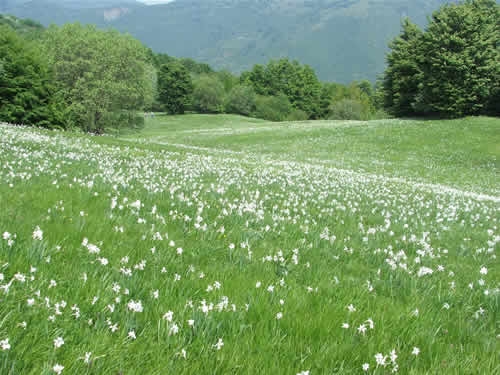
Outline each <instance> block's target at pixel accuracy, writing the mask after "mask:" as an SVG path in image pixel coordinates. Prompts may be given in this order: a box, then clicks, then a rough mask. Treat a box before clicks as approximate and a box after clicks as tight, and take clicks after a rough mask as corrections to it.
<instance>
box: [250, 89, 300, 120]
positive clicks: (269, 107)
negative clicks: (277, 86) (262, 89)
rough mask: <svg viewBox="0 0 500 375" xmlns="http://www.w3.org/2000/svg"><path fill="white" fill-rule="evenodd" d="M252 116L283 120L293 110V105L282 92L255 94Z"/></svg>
mask: <svg viewBox="0 0 500 375" xmlns="http://www.w3.org/2000/svg"><path fill="white" fill-rule="evenodd" d="M255 106H256V108H255V112H254V116H255V117H257V118H262V119H265V120H270V121H285V120H287V119H288V116H290V114H291V113H292V111H293V106H292V104H291V103H290V101H289V100H288V98H287V97H286V96H285V95H284V94H278V95H276V96H262V95H259V96H257V99H256V101H255Z"/></svg>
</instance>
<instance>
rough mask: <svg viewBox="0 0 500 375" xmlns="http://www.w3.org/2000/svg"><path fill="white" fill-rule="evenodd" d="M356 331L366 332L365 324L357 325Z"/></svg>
mask: <svg viewBox="0 0 500 375" xmlns="http://www.w3.org/2000/svg"><path fill="white" fill-rule="evenodd" d="M358 333H361V334H363V335H364V334H365V333H366V326H365V325H364V324H361V325H360V326H359V327H358Z"/></svg>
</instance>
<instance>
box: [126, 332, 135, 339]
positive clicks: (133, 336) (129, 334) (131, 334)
mask: <svg viewBox="0 0 500 375" xmlns="http://www.w3.org/2000/svg"><path fill="white" fill-rule="evenodd" d="M127 337H128V338H130V339H132V340H135V339H136V338H137V336H136V335H135V331H134V330H132V331H129V333H128V335H127Z"/></svg>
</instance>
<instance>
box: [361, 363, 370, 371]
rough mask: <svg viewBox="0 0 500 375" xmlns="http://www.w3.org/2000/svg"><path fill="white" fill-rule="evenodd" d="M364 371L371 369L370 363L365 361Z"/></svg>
mask: <svg viewBox="0 0 500 375" xmlns="http://www.w3.org/2000/svg"><path fill="white" fill-rule="evenodd" d="M361 367H362V369H363V371H368V370H369V369H370V365H369V364H368V363H363V366H361Z"/></svg>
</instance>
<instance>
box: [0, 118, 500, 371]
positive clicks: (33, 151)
mask: <svg viewBox="0 0 500 375" xmlns="http://www.w3.org/2000/svg"><path fill="white" fill-rule="evenodd" d="M419 124H420V125H421V128H419V129H418V130H419V131H417V126H418V125H419ZM351 125H353V124H348V125H342V124H339V123H326V122H325V123H310V124H301V126H306V127H308V128H307V130H306V129H305V128H303V129H297V128H296V127H295V125H294V124H269V123H265V122H260V121H254V120H251V119H242V118H238V117H235V116H222V117H205V116H186V117H182V118H158V117H156V118H155V119H154V120H150V121H149V123H148V126H147V128H146V129H145V131H144V132H143V134H142V135H141V136H140V137H142V138H143V139H142V141H141V140H138V139H137V135H135V136H129V137H128V138H127V141H126V142H125V141H123V140H119V139H116V138H107V137H98V138H95V137H94V138H90V137H86V136H79V135H71V136H68V135H65V134H61V133H55V132H41V131H35V130H22V129H12V128H5V127H0V142H1V146H2V147H0V207H2V211H1V212H0V233H3V232H5V231H8V232H10V233H11V234H12V235H14V234H16V235H17V237H16V239H15V242H14V244H13V245H12V247H9V245H8V243H7V241H6V240H4V239H2V238H0V265H1V266H0V267H1V268H0V273H2V275H3V280H0V286H2V289H5V285H7V284H8V282H9V281H10V280H12V279H14V281H13V282H12V283H11V286H10V288H9V292H8V293H4V292H3V291H2V290H0V302H1V303H0V340H3V339H5V338H9V342H10V344H11V346H12V347H11V349H10V350H5V351H2V350H0V373H2V374H4V373H5V374H9V373H12V374H40V373H42V374H51V373H53V371H52V367H53V366H54V365H55V364H56V363H60V364H62V365H64V366H65V370H64V371H63V374H65V373H78V374H80V373H81V374H118V373H123V374H144V373H147V374H165V373H177V374H229V373H235V374H255V373H261V374H296V373H299V372H300V371H303V370H311V374H312V375H316V374H325V373H328V374H330V373H331V374H359V373H362V370H361V365H362V364H363V363H369V364H370V373H374V374H385V373H390V371H391V370H392V369H393V365H391V364H388V365H387V366H386V367H383V366H379V367H378V368H377V366H376V363H375V359H374V356H375V354H377V353H383V354H384V355H388V354H389V351H391V350H392V349H395V350H396V352H397V355H398V359H397V361H396V362H397V363H398V365H399V372H400V373H404V374H426V373H429V374H438V373H439V374H461V373H488V374H493V373H498V372H499V371H500V367H499V365H498V363H499V362H498V326H497V324H498V313H499V294H498V290H499V289H498V288H499V287H500V268H499V267H498V260H497V258H496V255H497V253H498V250H499V244H498V243H499V242H498V241H499V240H500V231H499V227H500V223H499V215H498V213H499V210H500V205H499V203H498V198H497V200H496V201H495V200H491V199H490V200H485V201H481V200H479V199H476V198H474V197H471V196H467V195H464V194H449V193H448V192H436V191H433V190H429V189H427V188H425V187H420V186H414V185H413V184H407V183H400V182H397V183H395V182H392V181H387V180H385V179H378V178H371V177H369V176H366V175H356V174H354V175H353V174H350V173H349V172H342V171H338V170H335V169H329V168H327V167H324V166H321V165H320V164H322V163H319V162H318V163H317V165H312V163H311V162H308V163H307V164H304V163H295V162H294V160H296V161H301V162H302V161H305V160H308V159H310V158H312V157H314V158H318V159H322V162H326V163H327V165H337V163H340V161H341V160H342V158H341V154H342V153H341V151H340V150H341V149H342V148H340V147H343V149H344V150H352V151H350V152H351V153H350V154H348V155H346V156H344V157H343V159H344V160H343V161H342V163H343V164H342V166H344V167H352V168H353V169H355V170H363V169H366V170H369V171H375V172H380V171H381V170H380V169H378V168H379V167H374V166H373V165H372V164H371V163H369V160H370V155H369V153H367V152H366V151H367V150H366V149H368V150H371V154H372V156H374V155H376V156H377V159H378V160H379V161H384V162H385V163H388V164H390V165H392V169H389V168H384V169H383V170H382V171H383V172H384V173H386V174H393V173H396V172H397V169H396V163H397V158H396V156H397V155H399V154H400V153H404V154H405V155H408V154H412V156H413V158H414V159H415V160H411V161H410V162H405V163H403V164H401V170H400V171H399V172H398V174H401V175H405V174H408V176H410V177H415V176H417V177H419V178H421V179H424V180H426V181H428V182H446V183H449V184H452V185H455V186H460V187H462V186H466V185H468V184H470V185H471V186H473V187H474V188H475V189H476V190H478V191H483V192H489V193H491V194H492V192H494V191H498V180H496V181H495V180H494V179H495V176H497V174H498V170H497V169H494V168H491V169H490V170H489V171H482V172H481V173H482V175H481V176H488V177H487V179H485V181H489V182H487V183H486V182H484V181H479V178H473V177H470V176H474V173H476V172H475V171H472V170H468V169H467V166H464V165H462V164H463V163H462V162H461V160H463V159H464V158H465V156H464V155H467V154H473V155H477V156H475V157H474V158H475V159H476V158H477V159H478V160H484V161H483V162H484V163H490V164H491V165H494V166H495V168H497V167H498V165H497V164H495V163H496V160H498V159H497V157H498V152H499V150H498V148H497V147H496V146H497V145H498V142H496V141H495V139H497V138H496V137H498V132H495V128H496V129H498V126H499V123H498V120H494V119H468V120H464V121H455V122H430V123H418V122H410V123H404V124H398V123H397V122H388V123H383V122H382V123H374V124H361V125H355V126H351ZM404 126H406V127H404ZM408 126H409V128H410V129H411V128H413V129H414V130H413V133H414V134H415V137H414V138H415V142H417V141H418V143H419V144H421V145H422V146H421V147H414V146H413V144H412V142H411V139H412V138H411V137H409V136H407V135H406V134H407V133H406V132H404V131H403V127H404V129H408ZM450 126H453V129H456V127H457V126H460V128H459V129H464V130H463V132H464V133H465V134H467V135H468V137H469V138H472V137H473V136H474V137H475V138H474V139H475V142H471V141H470V140H468V139H467V140H465V139H464V138H463V137H462V136H459V135H456V133H455V131H452V130H451V129H450ZM479 127H481V128H482V130H483V131H482V132H480V131H477V130H476V129H477V128H479ZM206 128H210V129H211V130H210V131H208V132H204V131H203V132H201V131H202V130H204V129H206ZM218 128H224V129H227V128H232V129H234V131H237V133H236V134H217V132H216V130H215V129H218ZM255 128H258V129H257V130H256V129H255ZM393 129H400V131H399V132H398V133H394V132H392V131H391V130H393ZM370 131H375V132H377V133H378V134H385V135H386V136H387V137H389V136H390V141H389V139H387V138H386V137H384V138H382V137H381V136H380V137H378V138H377V140H374V139H372V137H369V136H368V135H366V133H365V132H370ZM224 132H227V130H224ZM379 132H380V133H379ZM214 134H217V135H214ZM395 134H397V136H395ZM438 134H439V135H445V134H447V140H448V141H449V143H446V144H445V145H444V147H443V148H442V149H437V148H436V147H435V145H436V138H437V135H438ZM315 135H317V136H316V137H314V138H313V136H315ZM145 140H147V141H145ZM162 142H169V143H176V144H188V145H196V146H204V147H210V148H215V149H217V150H218V151H213V150H203V149H188V148H186V147H182V146H179V145H178V146H168V145H167V146H166V145H164V144H162ZM476 142H477V143H476ZM329 143H331V144H333V143H335V144H336V145H337V146H336V147H331V152H327V150H328V149H329V148H328V144H329ZM464 144H465V146H464ZM135 145H137V147H136V146H135ZM351 145H356V147H351ZM389 145H390V146H391V150H392V149H393V148H394V149H395V150H399V151H398V152H394V153H388V152H387V151H386V150H387V148H388V146H389ZM338 147H339V148H340V149H337V148H338ZM226 148H227V149H231V150H232V151H236V153H225V152H224V151H223V149H226ZM471 149H478V150H489V151H487V152H486V151H484V152H479V151H476V152H472V151H471ZM280 150H281V152H280ZM424 150H432V152H433V158H436V159H437V160H447V158H448V157H449V153H450V152H453V153H454V155H458V156H456V157H454V158H452V159H451V162H453V161H455V162H454V163H453V164H452V167H451V168H453V169H454V171H455V172H452V171H449V170H448V169H449V168H450V167H449V166H439V165H438V166H437V167H436V168H433V169H431V170H430V173H428V174H427V175H425V176H422V175H421V174H420V172H419V170H418V169H417V167H418V165H419V164H421V163H425V161H426V160H428V159H427V158H428V155H427V154H428V152H424ZM241 151H243V152H241ZM488 153H489V154H488ZM481 155H482V156H481ZM487 155H490V156H487ZM351 156H352V159H351ZM384 158H386V159H387V160H386V159H384ZM287 159H288V161H286V162H281V163H278V161H279V160H281V161H283V160H287ZM348 159H350V160H348ZM457 171H459V172H460V173H465V174H463V175H461V176H468V177H462V179H463V180H465V179H469V181H460V178H458V177H453V174H454V173H455V174H456V173H458V172H457ZM90 182H92V184H90ZM483 188H484V190H482V189H483ZM497 196H498V194H497ZM113 197H116V199H117V206H116V207H115V208H112V206H111V203H112V199H113ZM125 198H127V199H128V201H127V200H125ZM138 199H139V200H140V201H141V204H142V207H141V208H140V209H135V208H133V207H132V206H131V204H130V203H131V202H135V201H136V200H138ZM153 207H156V213H152V211H153ZM186 216H187V217H188V218H189V220H188V219H187V218H186ZM197 216H201V217H203V220H202V222H201V224H202V225H203V224H204V223H206V224H207V229H206V230H203V229H200V228H197V227H196V226H195V222H196V217H197ZM139 219H143V220H145V222H142V220H139ZM37 225H39V226H40V227H41V228H42V230H43V232H44V235H43V240H42V241H38V240H34V239H32V238H31V235H32V232H33V230H34V228H35V226H37ZM222 226H224V228H225V231H224V233H221V232H220V231H218V230H219V229H220V228H221V227H222ZM267 226H269V227H267ZM325 228H328V229H329V238H328V239H325V237H324V236H325V231H324V229H325ZM122 229H123V232H122ZM155 232H159V233H161V234H162V236H163V237H164V236H165V233H168V235H169V239H168V240H158V239H154V238H153V234H154V233H155ZM333 236H335V238H334V237H333ZM84 237H86V238H88V239H89V242H91V243H94V244H97V245H98V246H99V247H100V249H101V252H100V254H99V255H95V254H90V253H89V251H88V249H86V248H85V247H83V246H82V245H81V243H82V239H83V238H84ZM170 240H174V241H175V246H173V247H172V246H170V245H169V241H170ZM244 242H248V244H249V246H250V247H251V251H252V257H251V258H250V257H249V252H248V248H247V247H243V246H242V245H241V244H242V243H244ZM231 244H235V248H234V249H232V248H231V247H230V245H231ZM59 247H60V248H59ZM153 247H154V248H155V249H156V251H155V252H154V253H153V252H152V251H151V248H153ZM178 247H182V248H183V250H184V251H183V254H182V255H178V254H177V253H176V250H175V249H177V248H178ZM294 249H298V250H297V254H298V259H297V264H295V262H294V261H293V257H292V255H293V250H294ZM280 251H282V252H283V258H284V260H283V261H281V260H280V259H279V258H280V256H279V255H278V254H279V252H280ZM268 255H269V256H270V259H271V261H270V262H269V261H266V262H264V261H263V260H262V259H263V258H266V257H267V256H268ZM124 256H128V257H129V258H130V259H129V261H128V263H122V262H121V260H122V258H123V257H124ZM275 256H276V258H274V257H275ZM98 258H106V259H107V260H108V261H109V264H108V265H106V266H105V265H102V264H101V263H100V261H99V259H98ZM142 260H145V261H146V266H145V269H144V271H141V270H139V269H136V268H135V267H134V265H137V264H139V263H140V262H141V261H142ZM275 260H276V261H275ZM391 264H394V265H395V268H394V269H393V268H392V266H391ZM30 266H34V267H36V269H37V270H36V271H35V272H33V273H31V272H30ZM423 266H425V267H429V268H431V269H432V270H433V274H431V275H426V276H422V277H418V276H416V274H417V272H418V270H419V269H420V267H423ZM440 266H442V267H443V270H441V268H440ZM163 267H165V268H166V270H167V272H166V273H162V271H161V270H162V268H163ZM404 267H406V268H407V271H408V272H407V271H405V268H404ZM482 267H485V268H486V269H487V274H482V273H480V270H481V269H482ZM121 268H130V269H131V270H132V276H130V277H127V276H125V275H123V274H122V272H121V271H120V269H121ZM201 272H203V274H204V277H203V278H200V273H201ZM410 272H411V273H410ZM18 273H22V274H24V275H26V276H27V277H29V276H30V274H31V275H33V277H34V278H33V280H29V279H28V280H27V281H25V282H24V283H22V282H20V281H16V279H15V275H16V274H18ZM84 273H85V274H86V275H87V278H88V279H87V281H86V282H84V281H83V280H82V277H83V274H84ZM175 274H178V275H179V276H180V277H181V280H179V281H175ZM51 280H55V281H56V282H57V286H55V287H50V281H51ZM281 280H283V281H284V284H283V285H282V283H281ZM481 280H482V281H481ZM216 281H218V282H220V283H221V284H222V287H221V289H220V290H218V289H215V290H213V291H208V290H207V287H208V286H209V285H212V286H213V285H214V284H215V282H216ZM258 281H260V282H262V286H261V287H260V288H256V283H257V282H258ZM115 283H117V284H119V285H120V287H121V290H120V291H119V292H114V291H113V290H112V287H113V285H114V284H115ZM470 284H472V289H471V288H470V287H469V285H470ZM270 285H272V286H274V291H273V293H270V292H268V291H267V290H266V289H267V288H268V286H270ZM369 285H371V286H372V287H373V290H370V288H368V286H369ZM125 288H127V289H128V290H129V294H125V293H124V290H125ZM155 290H158V291H159V298H158V299H155V298H154V296H153V291H155ZM37 291H40V293H39V295H40V296H38V295H37ZM485 292H487V293H488V294H487V295H486V294H485ZM223 296H227V297H228V299H229V303H228V305H227V306H226V307H224V306H225V305H224V304H223V305H222V311H221V312H218V311H216V310H217V307H216V306H217V304H218V303H220V301H221V300H222V298H223ZM94 297H98V300H97V301H96V302H95V304H93V303H92V301H93V298H94ZM117 297H120V301H117V300H116V298H117ZM29 298H33V299H34V301H35V303H34V305H33V306H31V307H28V306H27V300H28V299H29ZM45 298H48V299H49V300H48V302H47V300H46V299H45ZM130 300H134V301H138V300H140V301H141V302H142V304H143V306H144V311H143V312H141V313H133V312H131V311H130V310H129V309H128V308H127V303H128V302H129V301H130ZM203 300H205V301H206V302H207V304H208V305H209V304H210V303H213V304H214V307H213V310H212V311H210V312H208V313H207V314H205V313H203V311H202V310H201V309H200V306H201V303H202V301H203ZM280 300H283V304H281V303H280ZM61 301H65V302H66V303H67V306H66V307H62V308H61V307H59V308H56V305H55V304H56V303H58V304H60V303H61ZM189 301H192V302H193V305H194V307H190V305H189ZM233 303H234V304H235V308H236V311H235V312H233V311H232V307H231V305H232V304H233ZM246 304H248V305H249V306H248V311H247V308H246ZM350 304H353V305H354V306H355V308H356V311H355V312H349V311H348V308H347V306H348V305H350ZM110 305H112V306H114V311H110V308H109V306H110ZM448 305H449V308H447V306H448ZM72 306H77V307H78V308H79V309H80V314H81V316H80V318H79V319H76V318H75V316H74V315H73V314H74V310H72V309H71V307H72ZM58 309H59V310H61V315H58V314H57V310H58ZM415 309H418V311H419V313H418V315H417V316H415V315H414V314H413V312H414V311H415ZM167 311H173V313H174V318H173V322H175V323H176V324H178V325H179V327H180V331H179V333H178V334H176V335H170V334H169V332H170V329H171V327H172V325H173V322H168V321H166V320H164V319H162V316H163V315H164V314H165V313H166V312H167ZM278 312H282V313H283V318H282V319H281V320H277V319H276V314H277V313H278ZM52 316H53V317H54V318H55V321H54V322H52V321H51V320H49V319H51V317H52ZM108 319H109V320H110V321H111V323H113V324H117V325H118V330H117V331H116V332H114V333H113V332H111V330H110V327H109V324H108V323H107V320H108ZM188 319H194V320H195V326H194V328H190V327H189V326H188V324H187V320H188ZM367 319H372V320H373V322H374V324H375V326H374V329H370V328H369V324H368V323H367V322H366V321H367ZM90 320H91V322H90ZM22 322H26V324H27V327H26V329H23V327H22V326H20V325H19V324H20V323H22ZM89 322H90V324H89ZM343 323H349V325H350V327H349V328H348V329H343V328H342V324H343ZM363 324H365V325H366V327H367V333H366V334H365V335H363V334H360V333H359V332H358V330H357V329H358V327H360V326H361V325H363ZM131 330H134V331H135V333H136V335H137V339H136V340H132V339H130V338H127V334H128V332H130V331H131ZM59 336H60V337H63V338H64V341H65V344H64V345H63V346H62V347H61V348H58V349H55V348H54V344H53V340H54V339H55V338H57V337H59ZM219 338H222V339H223V341H224V344H225V345H224V347H223V348H222V349H221V350H220V351H218V350H216V348H215V347H214V346H213V345H214V344H215V343H216V342H217V340H218V339H219ZM414 347H418V348H419V349H420V350H421V353H420V354H419V356H414V355H412V354H411V352H412V350H413V348H414ZM182 349H185V350H186V351H187V358H186V359H183V358H182V356H180V355H179V353H181V350H182ZM86 352H92V357H91V358H92V361H91V363H89V364H86V363H85V362H84V361H83V360H82V358H83V357H84V355H85V353H86ZM386 361H387V362H390V360H389V358H387V359H386Z"/></svg>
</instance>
